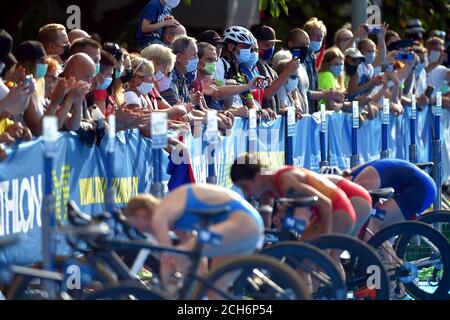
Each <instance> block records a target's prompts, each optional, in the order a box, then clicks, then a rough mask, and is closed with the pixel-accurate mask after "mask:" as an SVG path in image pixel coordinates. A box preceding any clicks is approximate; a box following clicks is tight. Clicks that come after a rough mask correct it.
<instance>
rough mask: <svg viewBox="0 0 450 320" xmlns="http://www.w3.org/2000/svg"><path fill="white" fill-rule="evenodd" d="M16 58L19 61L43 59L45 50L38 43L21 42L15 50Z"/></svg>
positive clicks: (30, 41)
mask: <svg viewBox="0 0 450 320" xmlns="http://www.w3.org/2000/svg"><path fill="white" fill-rule="evenodd" d="M15 53H16V57H17V60H19V61H27V60H40V59H42V58H45V55H46V53H45V49H44V46H43V45H42V43H40V42H39V41H32V40H29V41H25V42H22V43H21V44H20V45H19V46H18V47H17V49H16V52H15Z"/></svg>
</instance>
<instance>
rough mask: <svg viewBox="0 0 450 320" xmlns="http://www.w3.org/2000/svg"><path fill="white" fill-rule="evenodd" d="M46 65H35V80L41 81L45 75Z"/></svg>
mask: <svg viewBox="0 0 450 320" xmlns="http://www.w3.org/2000/svg"><path fill="white" fill-rule="evenodd" d="M47 70H48V65H47V64H45V63H36V79H42V78H43V77H45V75H46V74H47Z"/></svg>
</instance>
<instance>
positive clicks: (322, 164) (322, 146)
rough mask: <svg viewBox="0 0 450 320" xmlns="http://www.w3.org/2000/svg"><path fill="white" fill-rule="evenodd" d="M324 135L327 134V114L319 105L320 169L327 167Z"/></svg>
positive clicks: (323, 107) (322, 105)
mask: <svg viewBox="0 0 450 320" xmlns="http://www.w3.org/2000/svg"><path fill="white" fill-rule="evenodd" d="M326 133H327V114H326V111H325V105H324V104H321V105H320V167H321V168H323V167H327V166H328V163H329V162H328V161H327V149H326V143H325V141H326V140H325V139H326Z"/></svg>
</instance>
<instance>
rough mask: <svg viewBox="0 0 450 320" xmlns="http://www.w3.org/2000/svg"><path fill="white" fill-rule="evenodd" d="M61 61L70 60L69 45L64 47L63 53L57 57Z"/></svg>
mask: <svg viewBox="0 0 450 320" xmlns="http://www.w3.org/2000/svg"><path fill="white" fill-rule="evenodd" d="M59 57H60V58H61V60H62V61H67V60H69V58H70V45H66V46H64V52H63V54H62V55H60V56H59Z"/></svg>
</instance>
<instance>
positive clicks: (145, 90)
mask: <svg viewBox="0 0 450 320" xmlns="http://www.w3.org/2000/svg"><path fill="white" fill-rule="evenodd" d="M154 87H155V85H154V84H153V83H151V82H142V83H141V85H140V86H139V87H137V89H138V90H139V92H140V93H141V94H143V95H147V94H149V93H150V91H152V90H153V88H154Z"/></svg>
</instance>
